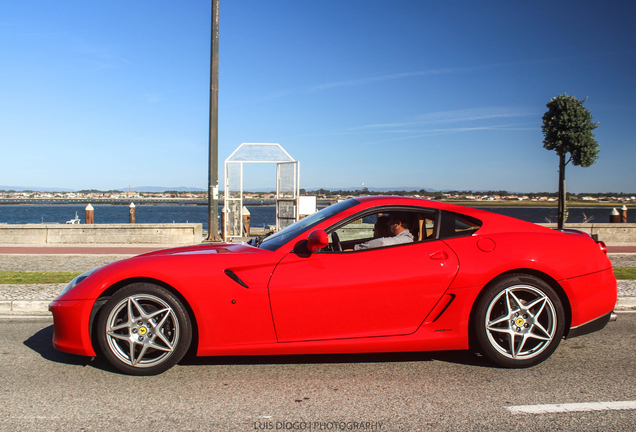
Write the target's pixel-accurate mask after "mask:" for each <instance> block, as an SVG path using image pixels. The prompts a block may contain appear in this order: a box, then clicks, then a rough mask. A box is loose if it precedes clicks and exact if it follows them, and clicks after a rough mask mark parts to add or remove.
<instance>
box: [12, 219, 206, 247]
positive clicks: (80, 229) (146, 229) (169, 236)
mask: <svg viewBox="0 0 636 432" xmlns="http://www.w3.org/2000/svg"><path fill="white" fill-rule="evenodd" d="M202 239H203V235H202V225H201V224H195V223H185V224H90V225H88V224H84V225H62V224H60V225H57V224H55V225H41V224H24V225H11V224H0V244H19V245H38V244H196V243H201V242H202Z"/></svg>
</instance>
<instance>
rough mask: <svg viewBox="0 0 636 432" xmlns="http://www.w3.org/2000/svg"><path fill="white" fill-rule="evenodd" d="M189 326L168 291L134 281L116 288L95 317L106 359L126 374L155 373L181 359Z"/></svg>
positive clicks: (189, 339)
mask: <svg viewBox="0 0 636 432" xmlns="http://www.w3.org/2000/svg"><path fill="white" fill-rule="evenodd" d="M191 340H192V326H191V323H190V319H189V318H188V314H187V313H186V311H185V308H184V307H183V305H182V303H181V302H180V301H179V299H177V298H176V297H175V296H174V295H173V294H172V293H171V292H170V291H168V290H166V289H165V288H162V287H160V286H157V285H154V284H149V283H134V284H131V285H128V286H126V287H124V288H122V289H121V290H119V291H117V293H115V295H113V296H112V297H111V298H110V300H108V302H107V303H106V304H105V305H104V307H103V308H102V310H101V312H100V315H99V318H98V320H97V341H98V343H99V346H100V348H101V350H102V352H103V353H104V356H105V357H106V359H107V360H108V361H109V363H111V364H112V365H113V366H114V367H115V368H116V369H118V370H119V371H121V372H124V373H127V374H130V375H156V374H160V373H162V372H165V371H166V370H168V369H169V368H171V367H172V366H174V365H175V364H176V363H177V362H178V361H179V360H181V359H182V358H183V356H184V355H185V353H186V351H187V350H188V347H189V346H190V342H191Z"/></svg>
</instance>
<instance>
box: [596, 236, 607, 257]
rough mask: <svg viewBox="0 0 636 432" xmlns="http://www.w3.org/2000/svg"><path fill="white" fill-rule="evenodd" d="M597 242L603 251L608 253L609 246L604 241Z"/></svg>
mask: <svg viewBox="0 0 636 432" xmlns="http://www.w3.org/2000/svg"><path fill="white" fill-rule="evenodd" d="M596 244H598V247H600V248H601V250H602V251H603V253H605V255H607V246H606V245H605V243H603V242H602V241H600V240H599V241H597V242H596Z"/></svg>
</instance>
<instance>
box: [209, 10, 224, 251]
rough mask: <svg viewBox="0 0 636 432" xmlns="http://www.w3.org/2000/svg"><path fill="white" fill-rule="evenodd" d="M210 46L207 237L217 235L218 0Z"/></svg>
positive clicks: (212, 237)
mask: <svg viewBox="0 0 636 432" xmlns="http://www.w3.org/2000/svg"><path fill="white" fill-rule="evenodd" d="M210 45H211V47H210V139H209V141H210V162H209V175H208V237H207V240H209V241H221V239H220V237H219V0H212V40H211V44H210Z"/></svg>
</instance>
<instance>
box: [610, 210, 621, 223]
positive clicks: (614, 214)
mask: <svg viewBox="0 0 636 432" xmlns="http://www.w3.org/2000/svg"><path fill="white" fill-rule="evenodd" d="M618 218H619V214H618V210H616V208H613V209H612V212H611V213H610V217H609V221H610V223H618Z"/></svg>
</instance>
